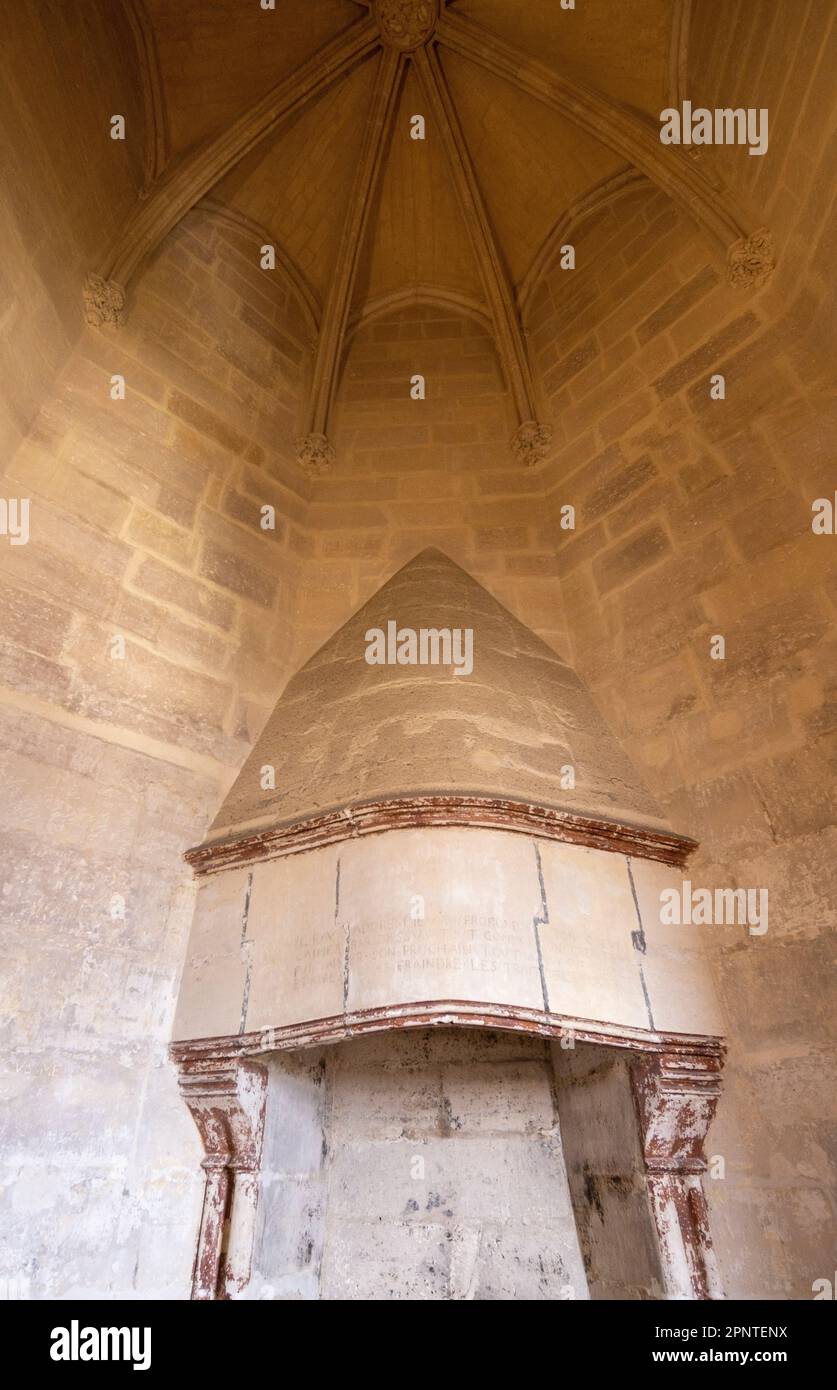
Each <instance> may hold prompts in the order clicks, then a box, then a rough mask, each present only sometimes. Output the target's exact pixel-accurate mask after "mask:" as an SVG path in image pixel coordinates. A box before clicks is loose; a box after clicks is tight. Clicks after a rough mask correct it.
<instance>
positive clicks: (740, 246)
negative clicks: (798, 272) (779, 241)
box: [727, 227, 776, 290]
mask: <svg viewBox="0 0 837 1390" xmlns="http://www.w3.org/2000/svg"><path fill="white" fill-rule="evenodd" d="M775 269H776V257H775V252H774V247H773V238H772V236H771V235H770V233H769V232H768V231H767V229H766V228H764V227H762V228H761V229H760V230H759V231H758V232H754V233H753V235H752V236H748V237H741V239H740V240H739V241H736V242H735V243H734V244H733V245H732V246H731V247H730V249H729V254H728V256H727V279H728V280H729V283H730V284H731V285H733V286H734V287H735V288H736V289H743V290H749V289H756V288H757V287H758V286H759V285H763V284H765V282H766V281H767V280H769V279H770V277H771V275H772V274H773V271H774V270H775Z"/></svg>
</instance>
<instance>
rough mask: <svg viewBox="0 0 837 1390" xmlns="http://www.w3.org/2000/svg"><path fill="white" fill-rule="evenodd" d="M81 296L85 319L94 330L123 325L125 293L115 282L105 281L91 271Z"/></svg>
mask: <svg viewBox="0 0 837 1390" xmlns="http://www.w3.org/2000/svg"><path fill="white" fill-rule="evenodd" d="M83 294H84V313H85V317H86V319H87V322H88V323H89V324H92V326H93V327H94V328H101V327H102V326H103V325H104V324H107V323H112V324H116V325H117V326H118V325H119V324H120V323H124V321H125V291H124V290H123V288H122V286H121V285H118V284H117V283H116V281H115V280H105V279H104V278H103V276H101V275H97V274H96V273H95V271H92V270H91V271H90V273H89V275H88V276H87V279H86V280H85V282H84V290H83Z"/></svg>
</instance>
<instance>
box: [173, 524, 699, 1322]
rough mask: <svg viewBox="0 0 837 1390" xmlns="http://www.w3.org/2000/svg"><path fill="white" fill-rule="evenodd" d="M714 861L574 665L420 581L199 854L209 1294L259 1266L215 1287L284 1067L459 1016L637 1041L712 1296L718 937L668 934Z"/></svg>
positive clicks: (690, 1280) (685, 1234) (187, 1042)
mask: <svg viewBox="0 0 837 1390" xmlns="http://www.w3.org/2000/svg"><path fill="white" fill-rule="evenodd" d="M422 632H424V634H425V637H424V642H423V643H422ZM445 632H449V633H450V647H449V648H448V647H447V646H446V639H445V637H444V633H445ZM428 633H433V634H435V636H427V634H428ZM469 634H470V636H469ZM434 643H435V647H434ZM434 652H435V655H436V656H437V657H438V658H439V659H438V660H437V661H436V662H435V663H433V662H432V660H431V657H432V655H433V654H434ZM399 653H400V657H401V659H400V660H399ZM422 656H424V658H425V662H424V664H422V660H421V658H422ZM370 657H373V658H377V659H373V660H370V659H368V658H370ZM414 658H415V659H414ZM445 658H447V664H445ZM693 848H694V844H693V842H692V841H691V840H688V839H686V838H684V837H683V836H680V835H677V834H675V833H674V832H673V831H672V829H671V828H670V827H669V826H668V825H667V824H666V822H665V820H664V818H663V817H662V815H661V813H660V810H659V808H658V807H657V806H656V805H655V804H654V802H653V801H652V799H651V798H650V797H649V795H648V794H647V792H646V791H645V790H644V788H643V787H642V785H641V783H640V782H639V780H638V779H637V777H636V775H635V773H634V772H633V770H632V768H631V767H630V765H629V764H628V762H627V761H626V759H625V757H624V755H623V753H622V752H621V750H620V748H619V747H618V745H617V743H616V741H615V740H614V738H613V736H612V735H611V734H610V733H609V731H608V729H607V728H606V726H605V725H604V723H603V721H602V719H601V718H600V716H599V714H598V713H597V711H596V709H595V706H594V705H593V702H592V700H591V699H590V697H589V695H588V693H587V691H586V690H585V688H584V686H583V685H582V683H581V682H580V681H579V679H578V677H577V676H576V675H575V673H574V672H573V671H572V670H571V669H570V667H568V666H567V665H566V664H565V663H564V662H563V661H561V660H560V659H559V658H558V657H557V656H556V654H555V653H554V652H553V651H552V650H551V649H550V648H549V647H547V646H546V645H545V644H544V643H543V642H541V641H540V640H539V639H538V638H537V637H536V636H535V635H534V634H533V633H532V632H530V631H529V630H528V629H527V628H525V627H524V626H523V625H522V624H521V623H519V622H518V621H517V620H516V619H515V618H514V617H513V616H512V615H511V614H510V613H509V612H508V611H507V610H506V609H505V608H503V607H502V606H501V605H500V604H499V603H498V602H497V601H496V600H495V599H494V598H492V596H491V595H490V594H489V593H488V592H487V591H486V590H485V589H484V588H482V586H481V585H479V584H477V583H475V582H474V580H473V579H471V578H470V577H469V576H468V575H467V574H465V572H464V571H463V570H462V569H460V568H459V567H458V566H457V565H455V564H453V563H452V561H451V560H449V559H448V558H447V557H446V556H444V555H442V554H441V553H440V552H439V551H437V550H425V551H423V552H422V553H421V554H420V555H418V556H417V557H416V558H415V559H414V560H412V561H411V562H410V563H409V564H407V565H405V566H404V568H403V569H401V570H400V571H399V572H398V573H397V574H396V575H395V576H394V577H393V578H392V579H391V580H390V581H389V582H388V583H387V584H385V585H384V587H383V588H382V589H381V590H380V591H379V592H378V593H377V594H376V595H375V596H374V597H373V598H372V599H371V600H370V601H369V602H368V603H367V604H366V605H365V606H364V607H363V608H362V609H361V610H360V611H359V612H358V613H357V614H356V615H355V616H354V617H353V618H352V619H350V621H349V622H348V623H346V624H345V626H344V627H342V628H341V629H340V631H339V632H337V633H336V634H335V635H334V637H332V638H331V640H330V641H328V642H327V643H326V644H325V646H323V647H322V648H321V649H320V651H318V652H317V653H316V654H315V655H314V656H313V657H312V658H311V660H310V661H309V662H307V664H306V665H305V666H304V667H303V668H302V670H301V671H299V673H298V674H297V675H296V676H295V677H294V678H293V679H292V680H291V681H290V682H289V684H288V686H287V688H286V689H285V691H284V693H283V694H282V696H281V698H280V700H279V702H278V704H277V706H276V709H275V710H274V712H273V715H272V716H271V718H270V719H269V720H268V723H267V725H266V727H265V729H264V732H263V733H262V735H261V737H260V738H259V740H258V741H257V744H256V746H255V748H254V750H253V752H252V754H251V756H250V757H249V758H248V760H247V762H246V763H245V764H244V767H243V768H242V770H241V773H240V775H239V776H238V778H237V780H236V782H235V783H234V785H233V787H232V788H231V790H230V792H229V795H228V796H227V798H226V800H225V802H224V804H223V806H222V807H221V810H220V812H219V814H218V816H217V818H216V820H215V822H214V824H213V825H212V827H211V829H210V832H209V834H208V836H207V839H206V840H205V841H204V843H203V844H202V845H200V846H198V847H197V848H196V849H194V850H191V851H189V854H188V855H187V858H188V859H189V860H190V862H191V864H192V866H193V868H194V870H195V872H196V874H197V875H198V878H199V888H198V896H197V905H196V909H195V917H194V923H193V926H192V933H191V937H190V943H189V949H188V957H187V963H186V968H185V971H184V976H183V980H182V983H181V989H180V996H179V1000H178V1007H177V1016H176V1020H175V1039H176V1041H175V1043H174V1044H173V1047H172V1054H173V1057H174V1059H175V1060H176V1062H177V1063H178V1065H179V1067H180V1070H181V1086H182V1089H183V1093H184V1096H185V1098H186V1100H187V1103H188V1104H189V1107H190V1109H191V1110H192V1113H193V1115H194V1117H195V1119H196V1122H197V1124H198V1128H199V1129H200V1131H201V1135H202V1137H203V1139H204V1143H205V1146H206V1149H207V1155H208V1157H207V1161H206V1162H207V1164H209V1167H208V1169H207V1198H206V1203H205V1209H204V1224H203V1226H202V1229H201V1236H200V1238H199V1254H198V1258H197V1264H196V1285H195V1296H196V1297H214V1296H216V1293H215V1292H214V1291H215V1290H217V1288H218V1287H219V1282H218V1281H219V1278H221V1282H222V1283H224V1286H225V1287H228V1286H232V1285H235V1286H236V1287H239V1286H242V1281H244V1282H246V1278H248V1277H249V1275H247V1274H246V1271H245V1273H244V1274H242V1275H241V1276H240V1277H239V1276H235V1278H233V1276H232V1275H231V1274H230V1273H229V1268H228V1267H227V1266H225V1268H227V1273H226V1274H225V1275H224V1276H223V1278H222V1277H221V1276H220V1275H219V1273H218V1271H219V1268H220V1267H221V1266H220V1264H219V1261H220V1260H221V1254H220V1253H219V1252H220V1251H221V1247H222V1244H223V1242H222V1237H221V1235H220V1234H219V1227H218V1221H219V1220H220V1219H221V1218H220V1216H219V1213H221V1212H222V1211H223V1210H226V1209H227V1207H228V1205H229V1200H230V1198H229V1192H230V1190H231V1186H230V1184H233V1185H234V1186H235V1189H236V1191H238V1192H239V1194H240V1195H239V1199H237V1200H238V1209H239V1212H241V1211H244V1212H245V1213H247V1212H252V1210H253V1209H254V1208H253V1201H255V1199H253V1200H252V1201H251V1196H252V1194H251V1195H249V1196H248V1195H247V1194H248V1193H250V1187H249V1186H248V1183H249V1182H250V1179H249V1178H248V1179H247V1180H246V1181H245V1179H244V1177H243V1176H242V1174H251V1173H253V1172H255V1171H256V1169H257V1168H258V1162H259V1157H258V1156H259V1154H260V1152H261V1143H262V1140H261V1133H262V1131H261V1125H262V1124H263V1096H264V1093H265V1090H266V1086H267V1081H266V1073H265V1071H264V1061H265V1058H266V1057H267V1055H268V1054H270V1053H274V1052H277V1051H280V1052H281V1051H292V1050H296V1049H306V1048H316V1047H321V1046H322V1045H323V1044H326V1043H333V1042H339V1041H341V1040H344V1039H348V1038H353V1037H357V1036H358V1035H361V1034H364V1033H368V1032H375V1031H377V1032H381V1031H386V1030H393V1029H404V1028H427V1027H436V1026H443V1027H470V1028H474V1027H478V1028H489V1029H505V1030H513V1031H516V1032H523V1033H528V1034H530V1035H535V1036H540V1037H543V1038H545V1039H553V1040H555V1043H554V1045H555V1046H560V1047H563V1046H564V1045H565V1044H566V1045H567V1046H569V1047H571V1048H574V1047H575V1043H576V1040H578V1041H579V1042H580V1043H581V1044H582V1045H584V1046H586V1045H588V1044H592V1045H595V1046H598V1047H600V1048H602V1049H606V1050H607V1051H608V1054H612V1053H613V1051H614V1049H616V1050H620V1051H619V1055H620V1056H623V1057H625V1058H627V1059H628V1060H627V1062H626V1065H627V1066H628V1068H629V1070H630V1071H631V1075H632V1077H633V1083H632V1084H633V1087H634V1096H635V1105H636V1107H638V1108H637V1114H638V1116H639V1137H640V1141H641V1145H642V1146H644V1148H643V1150H642V1151H643V1152H644V1153H645V1162H646V1165H647V1175H648V1191H649V1199H650V1201H651V1203H652V1206H654V1210H655V1212H656V1214H657V1217H658V1222H657V1224H658V1228H659V1230H660V1233H661V1235H660V1240H661V1250H662V1254H661V1256H660V1260H661V1268H662V1269H663V1275H662V1276H661V1277H662V1279H663V1284H664V1286H665V1287H666V1288H667V1289H668V1290H669V1294H668V1296H672V1297H712V1296H714V1294H713V1292H712V1290H713V1288H714V1277H715V1276H714V1274H713V1267H712V1264H711V1252H710V1250H709V1247H708V1246H707V1244H706V1242H707V1240H708V1237H707V1236H706V1233H705V1231H704V1229H703V1224H702V1223H703V1217H702V1216H701V1214H700V1213H701V1212H702V1211H703V1207H702V1206H701V1203H702V1200H703V1199H702V1195H701V1194H700V1191H699V1188H700V1182H699V1177H696V1176H695V1175H696V1174H699V1172H700V1170H701V1168H702V1167H704V1166H705V1163H704V1160H703V1158H702V1154H701V1143H702V1138H703V1134H704V1133H705V1130H706V1126H707V1125H708V1123H709V1120H710V1119H711V1116H712V1113H713V1112H714V1108H715V1102H716V1098H717V1093H718V1085H717V1083H718V1073H719V1069H720V1059H721V1055H722V1044H721V1041H720V1036H719V1034H720V1024H719V1018H718V1013H717V1009H716V1005H715V1002H714V993H713V990H712V986H711V983H710V982H709V979H708V977H707V972H706V968H705V964H704V960H703V957H702V953H701V950H700V949H699V947H698V945H697V944H696V941H695V937H694V934H689V936H688V938H686V937H684V935H683V929H682V928H680V927H672V926H668V925H664V924H663V923H662V922H661V917H660V895H661V892H662V891H663V890H664V889H669V888H671V887H679V884H680V880H681V867H682V865H683V864H684V862H685V859H686V856H687V855H688V853H689V852H690V851H691V850H692V849H693ZM631 1068H632V1070H631ZM660 1165H661V1166H660ZM684 1165H685V1167H684ZM205 1166H206V1164H205ZM216 1170H217V1171H216ZM224 1174H226V1177H224V1176H223V1175H224ZM233 1178H234V1183H233ZM658 1178H659V1181H658ZM695 1183H696V1184H697V1189H698V1190H697V1195H693V1196H689V1193H688V1192H687V1188H688V1189H689V1191H691V1188H692V1187H694V1185H695ZM655 1184H656V1185H655ZM254 1190H255V1189H254ZM241 1194H244V1195H241ZM225 1204H226V1205H225ZM655 1204H656V1205H655ZM213 1213H214V1215H213ZM237 1221H238V1227H239V1228H240V1231H239V1235H238V1236H236V1239H237V1240H239V1241H240V1242H242V1243H243V1244H242V1248H244V1247H246V1248H247V1249H248V1250H249V1249H250V1247H251V1246H252V1233H249V1234H248V1232H250V1226H249V1225H248V1223H249V1222H250V1221H251V1216H250V1215H246V1214H245V1215H244V1216H239V1217H238V1218H237ZM242 1231H243V1234H241V1232H242ZM672 1233H675V1234H672ZM248 1260H249V1255H248V1256H247V1259H245V1260H244V1265H245V1266H246V1267H247V1268H249V1265H248V1263H247V1261H248ZM202 1262H203V1265H205V1271H204V1273H203V1274H202V1273H201V1268H202ZM228 1265H229V1261H228ZM206 1271H208V1273H207V1272H206Z"/></svg>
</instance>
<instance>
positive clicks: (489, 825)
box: [184, 794, 697, 874]
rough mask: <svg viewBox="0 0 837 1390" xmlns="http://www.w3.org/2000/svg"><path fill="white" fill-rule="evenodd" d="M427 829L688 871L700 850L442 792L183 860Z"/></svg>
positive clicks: (212, 847) (679, 839)
mask: <svg viewBox="0 0 837 1390" xmlns="http://www.w3.org/2000/svg"><path fill="white" fill-rule="evenodd" d="M423 826H457V827H473V828H475V829H479V830H506V831H511V832H512V833H515V834H521V835H534V836H536V837H537V838H539V839H543V840H562V841H564V842H565V843H568V844H575V845H585V846H586V847H587V848H588V849H603V850H610V851H612V852H613V853H614V854H630V855H633V856H634V857H636V858H638V859H653V860H656V861H657V862H658V863H660V864H669V865H671V866H672V867H674V868H683V866H684V865H685V863H686V860H687V859H688V858H689V855H690V854H692V853H693V852H694V851H695V850H696V849H697V841H696V840H691V839H689V837H688V836H686V835H675V834H674V833H673V832H670V831H664V830H654V829H650V828H648V827H646V826H638V825H623V824H621V823H620V822H618V821H608V820H605V819H603V818H601V817H597V816H585V815H579V814H576V813H575V812H572V811H564V810H559V809H558V808H557V807H553V806H538V805H535V804H534V803H531V802H527V801H512V800H509V799H507V798H505V797H493V796H476V795H469V794H456V795H449V794H448V795H443V794H439V795H427V796H404V797H391V798H387V799H386V800H382V801H370V802H362V803H359V804H358V805H356V806H346V807H342V808H339V809H335V810H329V811H324V812H323V813H322V814H321V815H318V816H308V817H306V818H305V819H302V820H296V821H291V822H289V823H288V824H287V825H272V826H270V827H269V828H267V829H265V830H258V831H251V832H250V833H246V834H243V835H235V836H230V837H228V838H226V839H220V840H216V841H214V842H212V843H210V844H203V845H197V846H196V847H195V848H194V849H189V850H187V851H186V853H185V855H184V858H185V859H186V860H187V861H188V863H189V864H191V865H192V868H193V870H194V872H195V873H196V874H208V873H214V872H217V871H218V870H220V869H228V868H232V867H235V866H238V865H241V864H249V863H252V862H258V861H260V860H262V859H280V858H283V857H284V856H285V855H289V854H303V853H305V852H306V851H307V850H314V849H320V848H322V846H324V845H334V844H339V843H340V842H341V841H343V840H353V839H356V838H357V837H358V836H360V835H378V834H382V833H384V832H385V831H388V830H413V829H417V828H419V827H423Z"/></svg>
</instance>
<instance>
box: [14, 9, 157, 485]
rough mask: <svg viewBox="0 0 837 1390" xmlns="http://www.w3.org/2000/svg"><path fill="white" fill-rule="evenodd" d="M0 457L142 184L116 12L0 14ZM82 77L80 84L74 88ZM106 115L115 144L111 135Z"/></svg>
mask: <svg viewBox="0 0 837 1390" xmlns="http://www.w3.org/2000/svg"><path fill="white" fill-rule="evenodd" d="M0 36H2V50H3V81H2V83H0V143H2V147H3V160H4V169H3V198H2V200H0V234H2V241H3V263H2V267H0V306H2V307H0V372H2V377H3V394H2V399H0V456H1V457H2V458H4V459H7V458H8V457H9V455H10V454H11V453H12V452H13V451H14V449H15V448H16V446H17V445H18V443H19V442H20V440H21V439H22V438H23V437H24V436H25V435H26V433H27V431H28V430H29V428H30V426H31V424H32V422H33V420H34V418H35V415H36V414H37V411H38V407H39V406H40V404H41V402H42V400H43V399H44V396H45V395H46V393H47V392H48V391H49V390H50V387H51V385H52V383H53V380H54V378H55V376H56V373H57V372H58V371H59V370H60V369H61V367H62V366H63V365H64V363H65V362H66V361H67V358H68V356H69V354H70V352H71V350H72V348H73V345H74V344H75V343H76V341H77V340H78V337H79V334H80V333H81V330H82V328H83V325H84V308H83V303H82V297H81V285H82V284H83V282H84V277H85V275H86V274H87V272H88V271H90V270H95V269H96V268H97V266H98V264H99V261H100V259H101V257H102V256H103V255H105V254H106V252H107V250H108V248H109V245H110V243H111V241H112V240H113V239H114V238H115V237H116V235H117V234H118V232H119V230H120V228H121V227H122V225H123V223H124V221H125V219H126V218H127V216H128V213H129V211H130V210H131V208H132V207H133V205H134V203H135V202H136V199H137V195H138V194H139V192H140V189H141V188H142V185H143V178H144V168H143V149H144V145H145V140H146V117H145V112H144V108H143V99H142V92H141V90H140V83H139V76H138V73H139V64H138V62H137V59H136V49H135V47H134V39H133V36H132V32H131V28H130V25H129V23H128V18H127V14H126V11H125V10H124V9H123V6H122V5H121V4H114V3H113V0H85V5H84V22H83V24H80V23H79V22H78V13H77V10H76V9H75V8H74V7H71V6H63V5H49V6H45V5H43V4H39V3H37V0H16V3H15V4H14V5H6V6H5V7H4V12H3V14H2V16H0ZM82 78H83V80H82ZM112 115H122V116H124V117H125V127H126V139H125V140H112V139H111V138H110V129H111V127H110V118H111V116H112Z"/></svg>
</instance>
